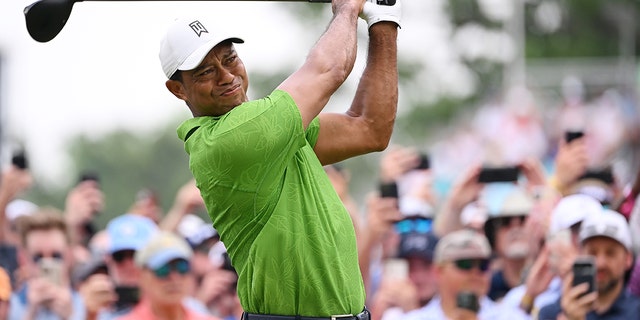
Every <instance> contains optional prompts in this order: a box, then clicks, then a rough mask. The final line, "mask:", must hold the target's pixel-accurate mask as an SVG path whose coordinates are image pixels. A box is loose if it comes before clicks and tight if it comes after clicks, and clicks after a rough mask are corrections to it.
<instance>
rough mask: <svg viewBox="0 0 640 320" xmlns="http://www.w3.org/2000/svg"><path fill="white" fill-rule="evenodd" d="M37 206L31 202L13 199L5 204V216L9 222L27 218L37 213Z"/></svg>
mask: <svg viewBox="0 0 640 320" xmlns="http://www.w3.org/2000/svg"><path fill="white" fill-rule="evenodd" d="M38 208H39V207H38V205H36V204H35V203H33V202H30V201H27V200H22V199H15V200H12V201H11V202H9V204H7V208H6V209H5V214H6V216H7V219H8V220H9V221H13V220H15V219H16V218H18V217H21V216H28V215H31V214H33V213H35V212H36V211H38Z"/></svg>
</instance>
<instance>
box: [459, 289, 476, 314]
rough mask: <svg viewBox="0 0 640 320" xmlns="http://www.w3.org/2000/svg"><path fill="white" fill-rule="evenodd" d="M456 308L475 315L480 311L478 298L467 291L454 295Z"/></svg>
mask: <svg viewBox="0 0 640 320" xmlns="http://www.w3.org/2000/svg"><path fill="white" fill-rule="evenodd" d="M456 306H457V307H458V308H460V309H465V310H469V311H472V312H475V313H478V311H480V302H479V301H478V296H476V295H475V294H474V293H473V292H469V291H463V292H460V293H458V294H457V295H456Z"/></svg>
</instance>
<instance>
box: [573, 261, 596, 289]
mask: <svg viewBox="0 0 640 320" xmlns="http://www.w3.org/2000/svg"><path fill="white" fill-rule="evenodd" d="M571 270H572V271H573V283H572V285H573V286H574V287H575V286H577V285H579V284H581V283H588V284H589V289H588V290H587V292H585V293H584V294H587V293H591V292H594V291H595V290H596V263H595V259H594V258H593V257H592V256H580V257H578V258H576V261H574V262H573V266H572V268H571ZM584 294H583V295H584Z"/></svg>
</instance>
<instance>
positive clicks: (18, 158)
mask: <svg viewBox="0 0 640 320" xmlns="http://www.w3.org/2000/svg"><path fill="white" fill-rule="evenodd" d="M11 164H13V165H14V166H16V167H17V168H19V169H22V170H24V169H27V168H28V167H29V162H28V161H27V155H26V153H25V152H24V150H18V151H16V152H15V153H14V154H13V155H12V156H11Z"/></svg>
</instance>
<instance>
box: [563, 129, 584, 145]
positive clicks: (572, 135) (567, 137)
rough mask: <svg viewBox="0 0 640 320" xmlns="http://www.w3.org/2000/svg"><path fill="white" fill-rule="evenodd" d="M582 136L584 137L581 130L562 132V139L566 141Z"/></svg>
mask: <svg viewBox="0 0 640 320" xmlns="http://www.w3.org/2000/svg"><path fill="white" fill-rule="evenodd" d="M582 137H584V132H583V131H565V133H564V141H566V142H567V143H569V142H571V141H573V140H575V139H580V138H582Z"/></svg>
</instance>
